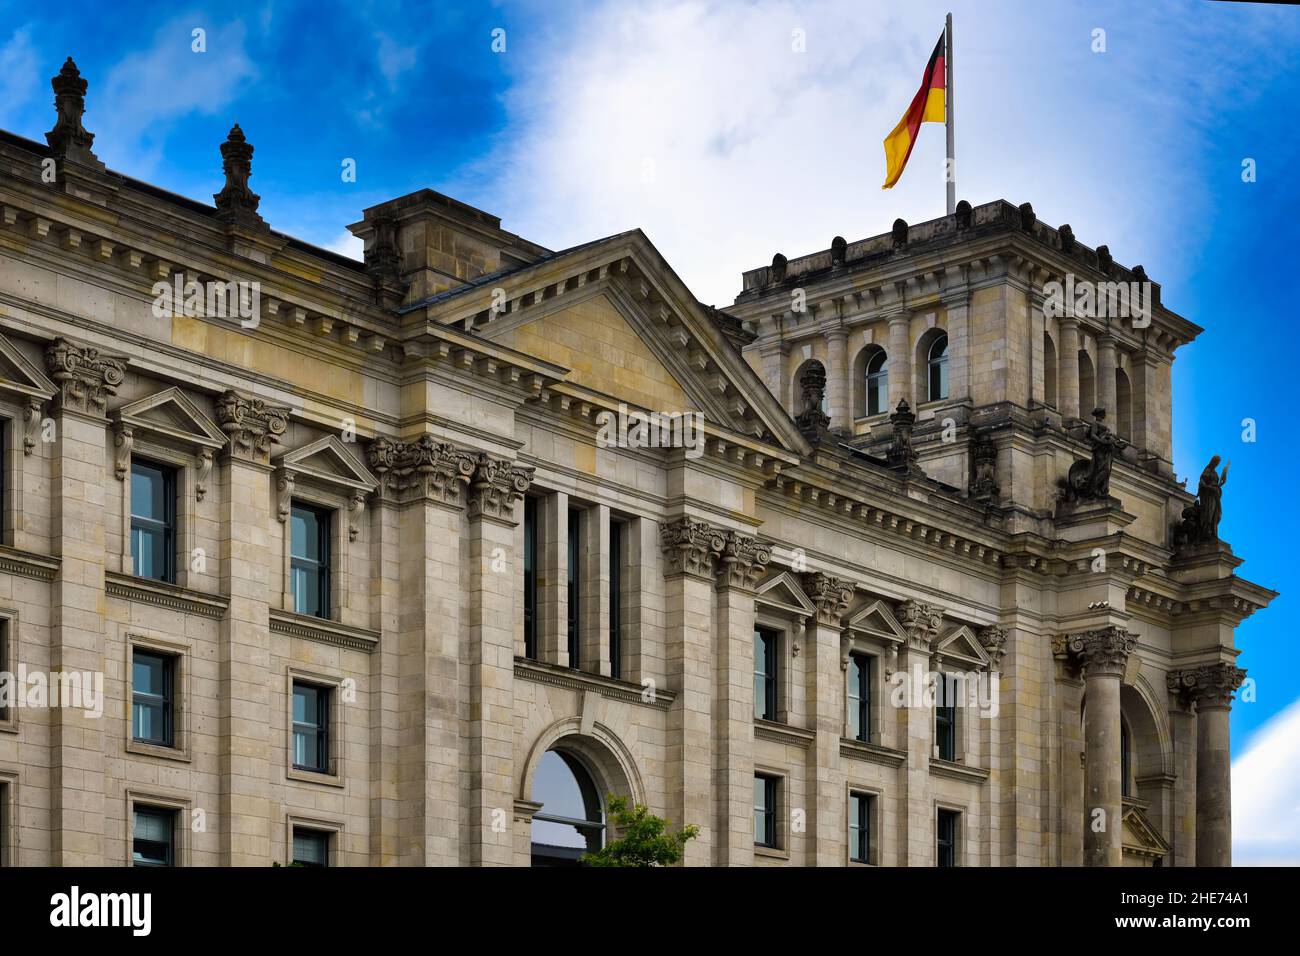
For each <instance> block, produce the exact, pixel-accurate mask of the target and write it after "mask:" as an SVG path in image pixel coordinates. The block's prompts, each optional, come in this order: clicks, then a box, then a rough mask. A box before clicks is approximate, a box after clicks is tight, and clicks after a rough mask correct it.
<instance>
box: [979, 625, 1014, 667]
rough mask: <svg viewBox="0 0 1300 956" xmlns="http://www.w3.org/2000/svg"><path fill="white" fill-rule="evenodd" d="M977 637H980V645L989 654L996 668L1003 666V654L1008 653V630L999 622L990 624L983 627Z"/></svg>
mask: <svg viewBox="0 0 1300 956" xmlns="http://www.w3.org/2000/svg"><path fill="white" fill-rule="evenodd" d="M976 637H978V638H979V642H980V646H981V647H983V648H984V652H985V653H986V654H988V656H989V660H990V661H992V666H993V669H994V670H997V669H998V668H999V667H1001V666H1002V655H1003V654H1005V653H1006V643H1007V632H1006V629H1005V628H1002V627H1000V626H998V625H997V624H990V625H989V626H988V627H986V628H983V629H982V630H981V631H980V632H979V633H978V634H977V635H976Z"/></svg>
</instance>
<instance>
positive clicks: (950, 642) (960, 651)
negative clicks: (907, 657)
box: [933, 624, 989, 668]
mask: <svg viewBox="0 0 1300 956" xmlns="http://www.w3.org/2000/svg"><path fill="white" fill-rule="evenodd" d="M933 651H934V653H935V654H937V655H939V657H940V659H941V660H943V661H948V662H957V663H962V664H967V665H969V666H971V667H975V668H982V667H987V666H988V665H989V655H988V652H986V651H985V650H984V648H983V646H982V645H981V644H980V642H979V638H977V637H976V636H975V632H974V631H972V630H971V629H970V628H969V627H967V626H966V625H965V624H959V625H957V626H956V627H954V628H952V629H951V630H949V631H948V632H947V633H945V634H943V635H942V636H940V637H939V639H938V640H937V641H936V642H935V644H934V648H933Z"/></svg>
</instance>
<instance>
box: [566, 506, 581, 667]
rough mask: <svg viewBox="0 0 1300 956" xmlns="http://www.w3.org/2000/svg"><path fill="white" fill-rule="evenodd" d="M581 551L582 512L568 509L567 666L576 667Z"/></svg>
mask: <svg viewBox="0 0 1300 956" xmlns="http://www.w3.org/2000/svg"><path fill="white" fill-rule="evenodd" d="M581 553H582V512H581V511H578V510H577V509H574V508H570V509H569V666H570V667H573V668H576V667H577V666H578V665H579V663H580V661H579V658H578V645H579V642H580V641H581V638H580V636H579V626H580V623H581V621H580V616H579V611H580V610H581V607H580V602H581V600H582V592H581V588H579V587H578V584H579V581H580V576H581V574H582V567H581Z"/></svg>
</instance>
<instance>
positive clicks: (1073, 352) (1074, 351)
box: [1056, 316, 1092, 419]
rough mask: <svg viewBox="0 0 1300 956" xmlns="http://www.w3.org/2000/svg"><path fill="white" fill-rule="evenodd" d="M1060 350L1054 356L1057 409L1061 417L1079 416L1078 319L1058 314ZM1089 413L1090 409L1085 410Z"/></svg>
mask: <svg viewBox="0 0 1300 956" xmlns="http://www.w3.org/2000/svg"><path fill="white" fill-rule="evenodd" d="M1056 325H1057V328H1058V329H1059V330H1060V332H1061V341H1060V346H1061V350H1060V352H1059V353H1058V354H1057V356H1056V362H1057V372H1056V389H1057V399H1056V401H1057V410H1058V411H1059V412H1060V413H1061V417H1062V418H1063V419H1069V418H1079V417H1080V415H1079V320H1078V319H1074V318H1069V317H1067V316H1060V317H1059V318H1058V319H1057V320H1056ZM1087 411H1088V413H1089V414H1091V412H1092V409H1088V410H1087Z"/></svg>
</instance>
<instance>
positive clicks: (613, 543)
mask: <svg viewBox="0 0 1300 956" xmlns="http://www.w3.org/2000/svg"><path fill="white" fill-rule="evenodd" d="M626 528H627V525H625V524H624V523H623V522H621V521H611V522H610V523H609V672H610V674H611V675H612V676H613V677H614V678H616V679H620V678H622V676H623V536H624V532H625V530H626Z"/></svg>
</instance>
